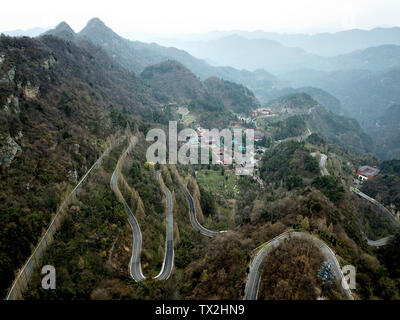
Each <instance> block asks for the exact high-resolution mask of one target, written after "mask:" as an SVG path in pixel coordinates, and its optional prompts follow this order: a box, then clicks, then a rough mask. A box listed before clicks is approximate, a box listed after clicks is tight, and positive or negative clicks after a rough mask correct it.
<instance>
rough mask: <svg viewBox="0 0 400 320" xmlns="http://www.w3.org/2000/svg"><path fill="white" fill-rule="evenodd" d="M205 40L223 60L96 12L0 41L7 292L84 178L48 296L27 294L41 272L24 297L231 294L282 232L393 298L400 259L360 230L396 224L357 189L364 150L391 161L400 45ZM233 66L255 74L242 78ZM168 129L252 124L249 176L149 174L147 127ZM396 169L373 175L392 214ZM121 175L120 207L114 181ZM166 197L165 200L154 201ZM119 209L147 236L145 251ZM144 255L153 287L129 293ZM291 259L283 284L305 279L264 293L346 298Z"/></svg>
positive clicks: (2, 247)
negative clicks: (302, 237) (257, 253)
mask: <svg viewBox="0 0 400 320" xmlns="http://www.w3.org/2000/svg"><path fill="white" fill-rule="evenodd" d="M202 45H204V46H203V47H202V48H203V49H204V50H206V51H207V52H209V53H210V54H213V55H214V58H217V59H216V60H218V61H221V64H222V62H223V64H227V66H216V65H215V64H216V60H215V59H211V58H208V57H207V59H201V58H198V57H195V56H193V55H192V54H191V53H190V52H187V51H184V50H182V49H177V48H174V47H164V46H162V45H159V44H156V43H151V44H148V43H144V42H140V41H131V40H128V39H125V38H123V37H121V36H119V35H118V34H117V33H115V32H114V31H113V30H112V29H110V28H109V27H107V26H106V25H105V24H104V23H103V22H102V21H101V20H100V19H98V18H94V19H91V20H90V21H89V22H88V23H87V25H86V26H85V27H84V28H83V29H82V30H81V31H79V32H75V31H74V30H73V29H72V28H71V27H70V26H69V25H68V24H67V23H66V22H62V23H60V24H59V25H58V26H57V27H56V28H54V29H51V30H47V31H46V32H45V33H44V34H42V35H40V36H38V37H35V38H31V37H9V36H3V35H1V36H0V124H1V125H0V138H1V139H0V175H1V179H0V200H1V201H0V212H1V219H0V234H2V237H1V238H0V272H1V274H2V275H3V276H2V277H1V279H0V293H1V294H3V295H5V294H6V293H7V291H8V289H9V288H10V286H11V283H12V280H13V279H14V277H15V276H16V270H18V269H19V268H21V266H23V264H24V262H25V261H26V258H27V257H29V255H30V254H31V252H32V250H33V248H34V247H35V246H36V244H37V242H38V239H40V237H41V235H43V230H44V229H45V228H46V226H48V225H49V222H50V221H51V219H52V217H53V216H54V213H55V212H57V210H58V208H59V207H60V203H62V201H63V195H64V194H65V193H67V194H68V193H69V190H71V189H72V188H74V187H75V186H76V185H77V183H78V181H79V180H80V179H81V178H82V177H83V176H84V175H85V173H86V172H91V176H90V178H88V179H86V180H85V179H83V180H85V181H86V182H88V184H87V185H85V186H80V187H82V188H83V189H82V193H81V194H79V195H78V197H77V198H76V200H74V202H72V203H71V205H68V207H67V208H66V209H65V210H66V212H67V214H66V220H65V222H63V223H62V224H61V225H60V229H58V231H57V234H56V236H55V237H54V241H55V242H53V244H50V246H49V247H48V250H47V252H46V253H45V256H44V259H43V261H44V262H45V263H49V264H54V265H56V266H57V277H58V278H57V290H54V291H52V292H50V293H49V292H48V291H44V290H42V289H41V288H40V287H39V286H38V284H39V283H40V281H39V277H40V268H36V271H35V274H34V275H33V277H32V279H31V282H30V285H29V286H28V288H27V289H26V293H25V295H24V298H26V299H64V300H69V299H79V300H84V299H206V298H207V299H209V298H212V299H241V298H242V297H243V295H244V290H245V288H246V286H245V284H246V279H247V278H248V276H247V274H248V270H247V269H248V266H249V262H250V260H251V259H250V258H251V255H252V252H254V248H257V247H258V248H260V244H261V243H265V241H268V240H269V239H272V238H274V237H276V236H277V235H279V234H281V233H282V232H284V231H285V230H287V229H288V228H293V229H294V228H295V229H296V230H299V231H305V232H308V233H310V234H313V235H314V236H315V237H318V238H320V239H321V240H323V241H324V242H325V243H327V245H329V246H330V247H331V248H332V250H334V252H335V255H336V256H337V257H338V258H337V259H338V261H340V263H349V264H352V265H356V266H357V276H359V275H360V277H359V279H360V281H359V282H358V287H357V290H353V291H354V295H355V297H356V298H357V299H358V298H359V299H375V298H383V299H392V298H393V299H395V298H397V297H398V296H399V294H398V288H399V285H398V284H399V277H398V276H397V275H398V271H397V269H396V268H397V266H398V264H396V263H387V262H386V259H383V258H382V257H381V254H382V252H383V253H385V252H386V251H385V250H384V249H383V250H382V251H378V250H375V249H374V248H370V247H368V241H367V240H366V239H365V235H364V233H365V234H367V236H368V237H371V238H372V239H380V238H382V237H387V236H389V235H392V234H394V228H395V227H394V226H390V225H389V222H390V221H389V220H388V221H385V216H382V214H381V212H379V208H377V207H376V208H374V207H373V206H369V204H368V203H364V202H362V200H361V199H358V198H357V196H356V195H355V194H353V193H352V191H350V190H351V188H350V187H352V186H353V185H354V184H355V183H356V182H355V177H357V168H358V167H359V166H361V165H364V164H366V163H367V164H368V165H370V166H381V164H382V162H381V161H380V160H378V159H377V158H376V157H375V155H378V156H379V157H381V158H382V159H387V158H396V157H399V155H400V145H399V141H400V140H399V139H400V136H399V121H398V119H399V117H400V113H399V110H400V109H399V106H400V101H399V100H400V96H399V92H400V90H399V84H400V77H399V75H400V65H399V64H398V55H397V53H398V48H399V47H398V46H397V45H396V44H382V45H379V46H376V47H369V48H363V49H361V50H358V51H354V52H351V53H345V54H342V55H340V56H333V57H326V56H322V55H320V54H316V53H309V52H308V51H307V50H306V49H304V48H299V47H298V48H296V47H289V46H287V45H286V44H282V43H280V42H279V41H278V40H277V39H252V38H251V37H249V38H246V37H245V35H243V34H239V35H235V34H233V35H224V37H222V38H218V39H213V40H211V42H204V43H203V44H202ZM224 51H225V53H226V60H223V54H224ZM211 60H213V61H214V64H210V63H209V61H211ZM231 64H232V65H231ZM241 64H246V68H247V67H248V69H249V70H246V69H242V68H243V67H238V68H235V66H240V65H241ZM251 66H253V67H251ZM267 68H271V69H274V68H276V70H278V69H281V70H282V72H277V73H279V75H278V76H277V75H274V74H273V73H270V71H271V70H268V69H267ZM260 107H264V108H263V109H260ZM257 109H258V110H257ZM169 121H177V122H178V126H179V128H191V129H197V128H198V127H199V126H201V127H204V128H210V129H211V128H219V129H223V128H232V127H236V128H254V129H257V131H256V132H257V133H258V136H259V137H261V138H258V139H255V146H256V151H257V152H256V153H257V154H254V157H255V159H256V160H257V161H256V163H255V164H254V167H255V169H256V170H254V171H255V172H254V175H253V176H238V175H236V173H235V168H234V167H233V166H230V165H222V163H221V164H218V165H214V164H210V165H200V164H199V165H198V164H190V165H187V166H183V165H181V164H177V165H176V166H174V165H171V166H164V165H160V166H158V165H154V166H153V165H152V164H151V163H149V162H148V160H147V158H146V149H147V150H148V146H149V143H148V141H147V142H146V139H145V136H146V134H147V133H148V132H149V130H150V129H151V128H162V129H166V127H167V126H168V124H169ZM360 124H361V125H362V126H360ZM199 131H201V130H199ZM366 131H367V133H370V135H368V134H367V133H366ZM131 134H132V135H134V136H135V140H131V141H132V142H133V141H136V142H137V143H136V144H135V145H134V147H133V148H132V149H131V148H130V147H128V139H126V140H124V139H122V140H120V142H121V144H120V145H116V146H115V149H113V150H112V151H111V152H110V153H109V154H108V155H106V156H105V158H104V162H103V163H102V164H101V165H99V167H97V168H96V169H93V171H92V169H89V168H91V166H92V164H93V163H94V162H95V160H96V159H97V158H98V156H99V154H101V153H102V152H103V151H104V149H105V146H107V145H109V143H107V142H110V141H111V140H113V139H109V138H110V137H114V138H116V137H120V138H122V137H125V136H126V137H129V136H131ZM169 137H170V136H169ZM191 142H193V141H191ZM224 142H225V141H224ZM374 142H375V145H374ZM131 146H133V144H132V145H131ZM233 147H234V148H235V144H234V145H233ZM246 147H247V146H246ZM127 148H128V149H127ZM239 148H240V149H237V150H240V151H243V148H241V147H239ZM128 150H130V151H129V152H128ZM234 150H235V149H234ZM235 151H236V150H235ZM322 156H324V157H325V158H323V157H322ZM318 158H320V159H318ZM323 159H325V160H323ZM398 162H399V161H393V162H387V163H386V164H385V162H384V163H383V164H382V168H384V167H385V166H386V168H387V171H384V170H382V171H383V173H384V175H382V177H381V181H383V180H385V179H392V186H393V185H394V186H395V187H394V188H390V189H391V190H388V189H389V188H385V189H384V190H383V191H384V192H383V198H382V199H384V200H382V201H384V205H385V206H387V207H388V208H390V209H391V210H393V215H396V214H397V215H399V216H400V212H399V210H400V207H399V201H398V200H399V199H398V197H397V198H396V199H395V202H392V199H393V198H394V197H392V196H391V195H392V194H394V195H395V196H397V193H398V192H397V193H396V190H399V181H400V178H399V177H400V173H399V172H398V168H399V164H398ZM388 163H389V164H388ZM250 165H252V166H253V164H250ZM392 167H393V168H392ZM118 168H119V169H118ZM389 169H391V170H389ZM88 170H89V171H88ZM118 170H120V172H118ZM158 170H160V171H158ZM321 170H322V171H321ZM156 171H158V172H159V173H160V176H159V177H160V179H162V180H163V181H164V182H162V184H160V185H159V183H158V182H157V181H156V180H155V173H156ZM392 171H393V172H392ZM114 172H115V173H117V174H118V175H119V176H120V177H119V178H117V183H116V184H117V185H118V184H120V188H121V191H120V192H121V196H122V198H126V201H125V200H124V201H122V202H121V201H120V199H118V198H119V197H118V195H117V196H115V194H114V193H113V192H112V190H111V188H110V180H111V181H113V179H114V178H112V177H115V175H114ZM321 173H322V175H321ZM118 180H119V182H118ZM378 181H380V180H378ZM372 187H373V186H371V188H372ZM375 187H376V191H379V192H376V194H377V195H378V194H379V193H380V192H381V193H382V190H379V189H380V186H379V185H376V186H375ZM164 188H168V190H171V191H169V193H165V195H163V194H164V193H163V192H162V191H163V189H164ZM186 189H187V190H186ZM374 189H375V188H374ZM389 191H390V192H389ZM167 194H170V196H169V197H168V196H167ZM164 196H165V198H164ZM379 197H380V196H379ZM167 199H169V200H171V203H173V208H171V207H170V206H169V205H167V203H168V202H170V201H169V200H167ZM164 200H166V201H164ZM392 205H393V206H392ZM128 207H129V208H131V209H129V210H126V208H128ZM193 207H194V208H193ZM166 208H167V209H168V211H169V212H170V214H171V216H173V219H174V220H173V222H174V224H173V226H172V227H171V228H170V229H167V231H168V230H169V232H171V231H172V233H173V239H174V242H173V247H174V250H176V251H173V254H172V257H171V256H169V257H171V259H172V260H170V261H173V263H172V265H173V268H174V270H175V271H173V273H172V277H171V278H170V280H168V281H165V282H164V281H158V280H157V281H156V280H150V279H151V278H152V275H153V274H154V275H155V274H156V271H157V270H159V269H160V268H163V267H162V265H163V262H162V256H163V245H164V243H165V242H168V241H164V240H165V239H167V238H164V236H163V235H164V232H165V222H164V219H163V218H165V213H166V212H165V209H166ZM124 210H126V211H127V213H128V217H132V215H134V217H135V218H136V220H137V224H139V225H140V228H142V229H141V230H142V232H141V235H142V236H143V242H142V241H141V240H140V244H139V242H138V241H137V239H136V236H134V237H133V238H132V228H131V226H132V225H129V223H128V219H127V216H126V212H125V211H124ZM129 211H131V212H130V213H129ZM172 211H173V212H172ZM196 211H197V213H196ZM188 213H189V215H190V216H189V217H188ZM193 217H194V219H193ZM197 219H198V221H197V223H199V224H200V226H203V225H204V227H203V228H207V229H208V228H210V230H228V231H224V232H217V231H212V232H213V233H215V237H213V238H208V237H203V234H202V233H201V232H197V229H196V228H194V227H193V220H197ZM168 224H169V223H168ZM168 224H167V225H168ZM210 230H209V231H210ZM210 232H211V231H210ZM135 234H136V235H137V229H134V235H135ZM167 234H168V232H167ZM397 237H398V236H397ZM132 239H133V241H132ZM298 245H299V248H301V247H302V248H303V249H304V248H306V247H305V246H304V243H303V242H299V243H298ZM137 246H140V248H141V250H142V253H143V254H142V255H141V258H142V259H143V263H142V266H143V270H144V272H145V273H146V277H148V278H147V279H148V280H144V281H143V282H140V283H136V282H135V281H134V280H135V279H134V277H132V271H131V274H129V270H128V268H127V266H128V265H130V266H132V265H135V264H136V262H133V260H132V258H131V254H133V252H135V251H136V252H137ZM390 248H396V244H395V243H394V242H393V243H391V244H390V246H389V250H392V249H390ZM43 250H45V249H43ZM287 251H288V252H289V251H293V254H295V252H297V254H299V252H300V254H302V255H303V256H300V258H299V257H297V258H296V259H292V258H291V257H290V256H289V255H284V256H283V255H281V257H282V256H283V257H284V258H283V259H275V260H276V261H272V262H273V264H274V265H276V266H277V269H282V270H284V271H285V273H286V274H285V275H283V278H284V277H285V276H286V277H287V276H288V274H289V273H292V275H290V274H289V277H292V278H293V279H303V278H304V276H306V277H307V278H308V279H309V280H307V281H306V283H305V284H296V281H297V280H296V281H292V280H291V281H287V282H285V283H283V282H281V281H279V282H278V280H279V279H278V278H279V277H277V279H276V280H277V281H276V282H274V284H271V285H268V287H269V288H273V289H274V290H273V291H274V296H273V297H274V298H281V299H282V298H283V299H303V298H307V299H317V298H319V297H321V296H322V295H324V297H326V298H328V299H340V298H341V296H340V295H339V292H337V289H338V288H339V289H340V287H338V288H335V287H334V284H332V286H331V287H329V288H328V289H327V288H326V287H325V286H322V284H321V282H320V281H319V279H318V278H317V276H316V275H317V271H318V270H317V269H318V268H319V267H320V266H321V264H322V262H323V260H322V257H320V258H318V259H317V258H315V257H314V258H313V259H311V257H310V255H309V252H308V251H309V250H308V249H307V248H306V250H303V251H304V252H303V253H302V252H301V251H299V250H297V249H296V248H295V247H292V248H291V249H290V250H289V249H288V250H287ZM166 252H167V250H165V253H166ZM175 252H176V254H175ZM389 253H390V251H389ZM389 253H385V256H386V255H387V256H390V254H389ZM166 256H167V254H165V257H166ZM335 259H336V258H335ZM309 260H315V261H314V262H313V263H312V265H313V267H311V264H309V265H308V267H307V268H303V269H302V270H299V267H298V266H299V263H300V264H302V265H307V263H308V262H307V261H309ZM164 261H165V260H164ZM136 265H137V264H136ZM271 265H272V264H271ZM385 268H386V269H385ZM131 270H132V269H131ZM293 270H294V271H295V272H294V273H293V272H292V271H293ZM382 270H384V271H385V272H382ZM286 271H288V272H286ZM289 271H290V272H289ZM264 276H265V275H264ZM302 277H303V278H302ZM131 278H133V279H131ZM270 278H273V277H272V276H271V277H270ZM274 278H275V276H274ZM25 280H26V281H28V280H27V279H25ZM149 280H150V281H149ZM279 283H280V284H279ZM387 284H389V285H387ZM339 285H340V284H339ZM315 288H317V289H318V290H316V289H315ZM387 288H389V289H390V290H387ZM263 290H264V288H263V287H262V286H261V287H260V291H263ZM324 290H325V291H324ZM327 290H328V291H327ZM289 292H290V295H288V293H289ZM322 292H324V293H323V294H322ZM268 297H272V296H271V295H269V296H268Z"/></svg>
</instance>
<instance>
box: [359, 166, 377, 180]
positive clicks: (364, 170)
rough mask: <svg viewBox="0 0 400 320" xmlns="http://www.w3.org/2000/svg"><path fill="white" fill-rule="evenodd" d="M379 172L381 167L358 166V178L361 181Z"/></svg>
mask: <svg viewBox="0 0 400 320" xmlns="http://www.w3.org/2000/svg"><path fill="white" fill-rule="evenodd" d="M378 173H379V169H377V168H372V167H370V166H362V167H360V168H358V170H357V174H358V179H359V180H361V181H365V180H368V179H371V178H372V177H374V176H376V175H377V174H378Z"/></svg>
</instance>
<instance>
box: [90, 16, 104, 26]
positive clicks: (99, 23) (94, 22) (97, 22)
mask: <svg viewBox="0 0 400 320" xmlns="http://www.w3.org/2000/svg"><path fill="white" fill-rule="evenodd" d="M86 27H101V28H104V27H106V25H105V23H104V22H103V21H101V20H100V19H99V18H97V17H94V18H92V19H90V20H89V21H88V23H87V24H86Z"/></svg>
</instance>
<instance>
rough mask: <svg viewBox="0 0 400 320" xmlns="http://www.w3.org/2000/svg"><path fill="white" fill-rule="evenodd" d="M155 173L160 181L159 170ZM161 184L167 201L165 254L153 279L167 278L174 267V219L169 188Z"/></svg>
mask: <svg viewBox="0 0 400 320" xmlns="http://www.w3.org/2000/svg"><path fill="white" fill-rule="evenodd" d="M156 175H157V178H158V179H159V181H160V183H161V179H162V177H161V172H160V171H158V172H156ZM161 185H162V187H163V189H164V193H165V197H166V201H167V206H166V208H165V214H166V220H167V227H166V238H165V255H164V261H163V265H162V268H161V271H160V273H159V274H158V275H157V276H156V277H154V279H157V280H167V279H168V278H169V277H170V275H171V273H172V269H173V268H174V221H173V219H174V216H173V207H172V196H171V191H169V189H168V188H167V187H166V186H165V185H164V184H163V183H161Z"/></svg>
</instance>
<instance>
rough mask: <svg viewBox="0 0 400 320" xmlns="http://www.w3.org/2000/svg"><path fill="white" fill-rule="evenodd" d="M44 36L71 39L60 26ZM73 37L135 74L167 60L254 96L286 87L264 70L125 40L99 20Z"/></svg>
mask: <svg viewBox="0 0 400 320" xmlns="http://www.w3.org/2000/svg"><path fill="white" fill-rule="evenodd" d="M47 34H52V35H56V36H59V37H61V38H64V39H66V40H71V35H70V34H69V33H65V25H64V23H63V24H62V26H61V28H60V25H59V26H57V27H56V28H55V29H53V30H50V31H48V32H47ZM74 37H75V40H76V41H78V40H79V39H82V38H83V39H86V40H89V41H90V42H92V43H94V44H96V45H98V46H100V47H102V48H103V49H104V50H105V51H106V52H107V53H108V54H109V55H110V56H111V57H113V58H114V59H116V60H117V61H118V62H119V63H120V64H121V65H123V66H124V67H125V68H127V69H128V70H131V71H133V72H135V73H136V74H139V73H141V72H142V71H143V70H144V69H145V68H146V67H148V66H150V65H154V64H157V63H160V62H163V61H167V60H176V61H179V62H180V63H182V64H183V65H185V66H186V67H187V68H189V69H190V70H191V71H192V72H193V73H195V74H196V76H198V77H200V78H201V79H202V80H204V79H207V78H209V77H213V76H215V77H219V78H223V79H225V80H228V81H233V82H236V83H239V84H242V85H245V86H247V87H249V88H250V89H252V90H254V91H255V92H257V90H258V89H259V88H262V90H263V91H268V90H274V89H275V88H281V87H284V86H285V85H284V84H283V83H282V82H281V81H280V80H279V79H278V78H277V77H275V76H274V75H272V74H270V73H268V72H267V71H265V70H257V71H254V72H250V71H247V70H238V69H235V68H232V67H213V66H211V65H209V64H207V63H206V62H205V61H203V60H200V59H197V58H195V57H193V56H191V55H190V54H188V53H187V52H185V51H183V50H179V49H176V48H167V47H162V46H160V45H158V44H155V43H152V44H147V43H143V42H139V41H131V40H127V39H124V38H122V37H120V36H119V35H118V34H116V33H115V32H114V31H112V30H111V29H110V28H108V27H107V26H106V25H105V24H104V22H102V21H101V20H100V19H98V18H93V19H91V20H90V21H89V22H88V23H87V25H86V26H85V28H84V29H82V30H81V31H80V32H79V33H74Z"/></svg>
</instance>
